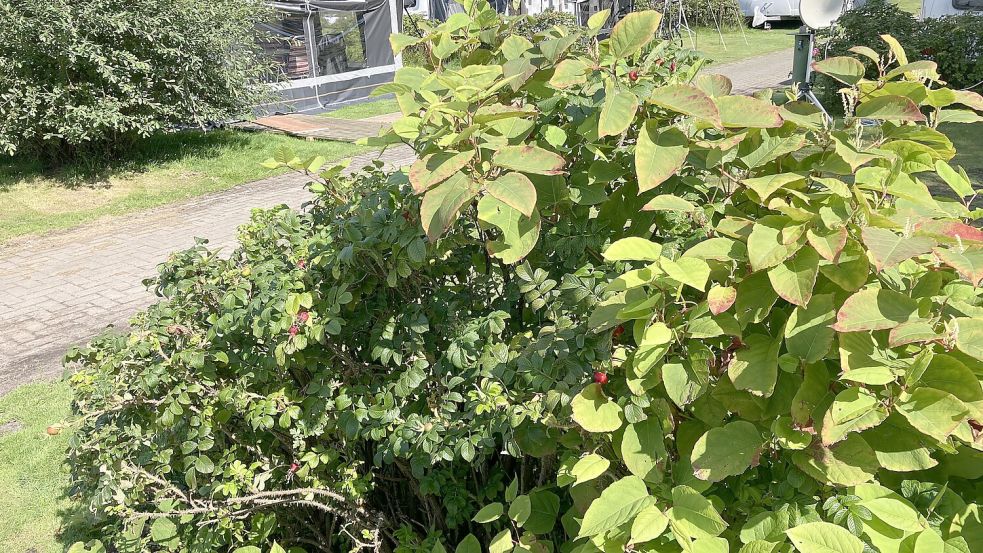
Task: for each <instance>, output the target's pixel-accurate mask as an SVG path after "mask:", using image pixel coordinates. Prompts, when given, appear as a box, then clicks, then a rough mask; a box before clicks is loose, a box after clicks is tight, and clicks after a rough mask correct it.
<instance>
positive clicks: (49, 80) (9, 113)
mask: <svg viewBox="0 0 983 553" xmlns="http://www.w3.org/2000/svg"><path fill="white" fill-rule="evenodd" d="M265 14H266V9H265V8H264V7H263V6H262V4H261V3H260V2H259V1H258V0H246V1H240V0H215V1H209V2H192V1H186V0H87V1H85V2H77V1H73V0H2V1H0V152H5V153H8V154H9V153H13V152H15V151H18V150H30V151H32V152H34V153H40V154H43V155H46V156H49V157H57V156H74V155H76V154H79V153H86V154H99V155H103V154H106V153H107V152H108V153H111V152H112V151H113V150H118V149H120V148H122V147H125V145H126V144H127V143H128V142H129V141H130V140H132V139H133V138H135V137H137V136H148V135H150V134H153V133H155V132H158V131H161V130H164V129H168V128H171V127H174V126H177V125H187V126H196V127H201V126H205V125H207V124H209V123H212V122H216V121H224V120H226V119H228V118H229V117H232V116H238V115H242V114H243V113H244V111H245V110H246V108H247V107H248V106H250V105H251V104H252V103H253V102H254V101H255V100H256V99H257V98H258V96H257V95H258V94H260V92H259V90H258V89H255V88H250V86H249V85H250V83H253V82H254V81H256V80H257V79H258V77H259V76H260V75H261V74H262V73H263V71H264V64H263V63H262V62H261V60H259V58H258V57H257V51H256V50H255V46H254V32H255V30H254V29H255V24H256V22H257V21H258V20H259V19H260V18H261V17H264V16H265Z"/></svg>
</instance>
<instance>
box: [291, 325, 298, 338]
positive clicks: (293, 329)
mask: <svg viewBox="0 0 983 553" xmlns="http://www.w3.org/2000/svg"><path fill="white" fill-rule="evenodd" d="M299 332H300V327H298V326H297V325H291V326H290V335H291V336H296V335H297V333H299Z"/></svg>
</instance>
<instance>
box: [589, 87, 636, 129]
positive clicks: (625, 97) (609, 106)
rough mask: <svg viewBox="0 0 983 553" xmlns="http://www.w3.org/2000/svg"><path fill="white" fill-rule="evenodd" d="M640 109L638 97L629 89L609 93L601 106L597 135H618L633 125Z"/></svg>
mask: <svg viewBox="0 0 983 553" xmlns="http://www.w3.org/2000/svg"><path fill="white" fill-rule="evenodd" d="M636 111H638V97H637V96H635V95H634V94H632V93H631V92H629V91H627V90H621V91H618V92H615V93H613V94H610V95H608V96H607V97H606V98H605V99H604V105H603V106H601V115H600V117H599V118H598V122H597V136H616V135H619V134H621V133H623V132H625V130H626V129H627V128H628V126H629V125H631V123H632V121H634V120H635V112H636Z"/></svg>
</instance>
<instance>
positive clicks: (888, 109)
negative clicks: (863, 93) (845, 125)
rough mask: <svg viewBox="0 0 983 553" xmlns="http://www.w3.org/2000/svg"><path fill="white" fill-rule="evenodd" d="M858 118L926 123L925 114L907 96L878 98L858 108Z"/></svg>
mask: <svg viewBox="0 0 983 553" xmlns="http://www.w3.org/2000/svg"><path fill="white" fill-rule="evenodd" d="M856 114H857V117H864V118H866V119H880V120H883V121H918V122H921V121H925V114H923V113H922V112H921V111H919V110H918V106H917V105H916V104H915V102H912V101H911V98H907V97H905V96H896V95H887V96H878V97H877V98H874V99H872V100H868V101H866V102H863V103H861V104H860V105H859V106H857V111H856Z"/></svg>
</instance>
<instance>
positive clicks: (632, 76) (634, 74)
mask: <svg viewBox="0 0 983 553" xmlns="http://www.w3.org/2000/svg"><path fill="white" fill-rule="evenodd" d="M628 78H629V79H630V80H631V81H632V82H634V81H637V80H638V71H629V72H628Z"/></svg>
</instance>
